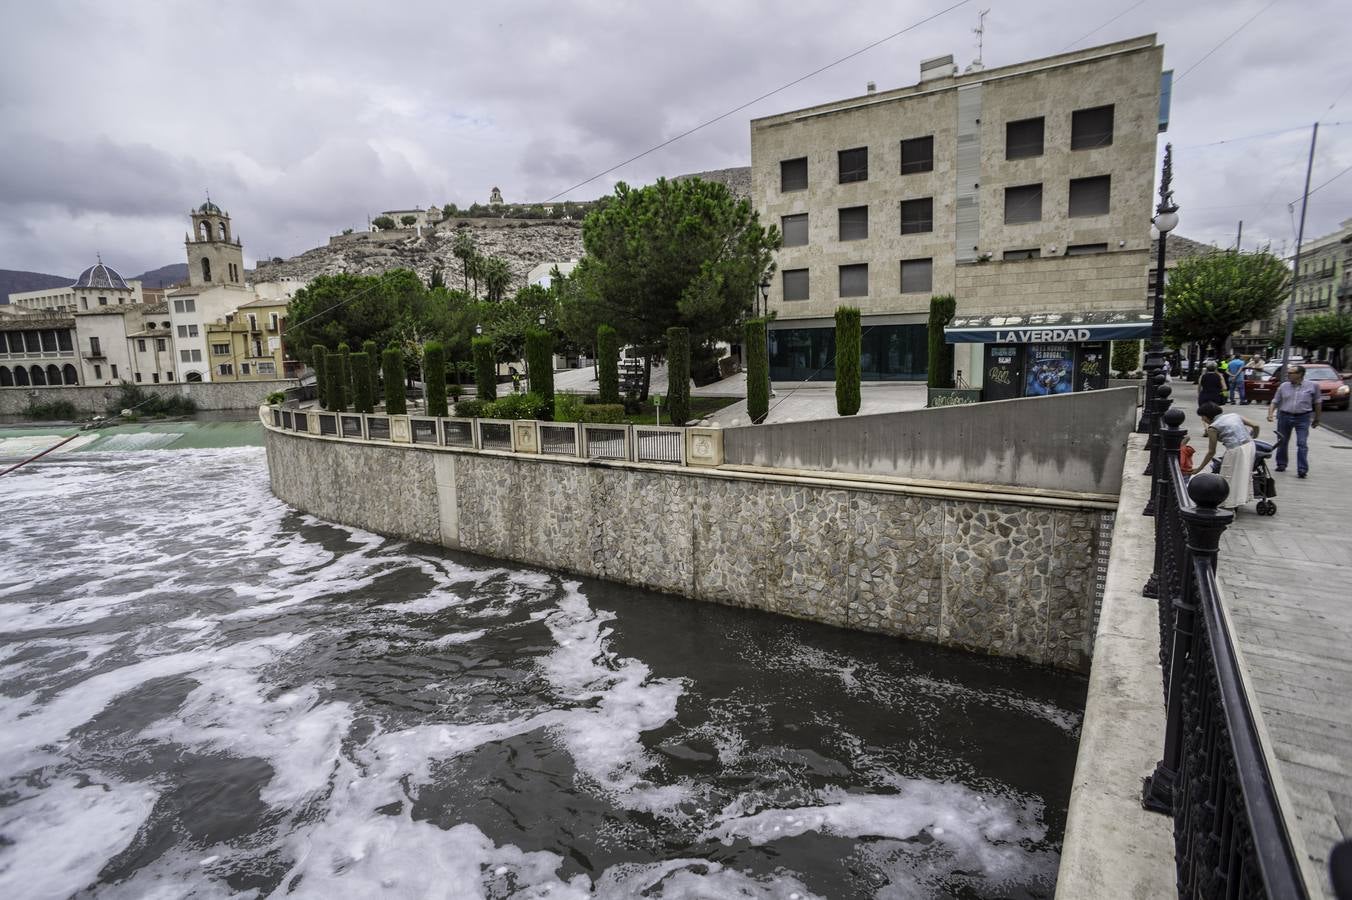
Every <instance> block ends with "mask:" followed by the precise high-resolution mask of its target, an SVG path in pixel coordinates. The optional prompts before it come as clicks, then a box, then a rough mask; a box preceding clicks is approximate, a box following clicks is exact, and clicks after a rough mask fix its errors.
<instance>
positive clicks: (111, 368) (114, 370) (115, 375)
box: [108, 366, 117, 378]
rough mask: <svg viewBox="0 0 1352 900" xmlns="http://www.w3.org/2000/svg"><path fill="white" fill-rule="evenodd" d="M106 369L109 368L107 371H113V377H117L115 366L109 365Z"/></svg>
mask: <svg viewBox="0 0 1352 900" xmlns="http://www.w3.org/2000/svg"><path fill="white" fill-rule="evenodd" d="M108 369H109V371H111V372H112V373H113V377H114V378H116V377H117V366H109V367H108Z"/></svg>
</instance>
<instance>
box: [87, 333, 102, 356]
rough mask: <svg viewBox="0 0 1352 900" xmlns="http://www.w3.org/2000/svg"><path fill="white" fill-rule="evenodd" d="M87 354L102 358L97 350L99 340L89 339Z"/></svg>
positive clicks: (100, 352)
mask: <svg viewBox="0 0 1352 900" xmlns="http://www.w3.org/2000/svg"><path fill="white" fill-rule="evenodd" d="M89 352H90V353H91V354H92V355H94V356H102V355H103V353H102V351H101V350H100V349H99V339H98V338H96V337H92V338H90V339H89Z"/></svg>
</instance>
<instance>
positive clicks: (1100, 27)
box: [1056, 0, 1146, 53]
mask: <svg viewBox="0 0 1352 900" xmlns="http://www.w3.org/2000/svg"><path fill="white" fill-rule="evenodd" d="M1145 2H1146V0H1137V2H1136V3H1134V4H1132V5H1131V6H1128V7H1127V8H1126V9H1124V10H1122V11H1121V12H1120V13H1118V14H1117V15H1115V16H1113V17H1112V18H1111V19H1109V20H1108V21H1106V22H1104V23H1103V24H1102V25H1100V26H1099V27H1097V28H1095V29H1094V30H1093V31H1091V32H1089V33H1088V34H1082V35H1080V36H1079V37H1077V38H1076V39H1075V40H1073V41H1071V42H1070V43H1069V44H1066V45H1065V46H1064V47H1062V48H1061V49H1060V50H1057V51H1056V52H1057V53H1065V52H1066V51H1067V50H1069V49H1070V48H1071V47H1074V46H1075V45H1076V44H1078V43H1079V42H1080V41H1082V40H1084V39H1085V38H1089V37H1093V36H1094V35H1096V34H1098V33H1099V32H1100V31H1102V30H1103V29H1105V28H1107V27H1108V26H1109V25H1111V24H1113V23H1114V22H1116V21H1117V20H1118V19H1120V18H1122V17H1123V16H1125V15H1126V14H1127V13H1129V12H1131V11H1132V10H1133V9H1135V8H1136V7H1138V6H1140V5H1142V4H1143V3H1145Z"/></svg>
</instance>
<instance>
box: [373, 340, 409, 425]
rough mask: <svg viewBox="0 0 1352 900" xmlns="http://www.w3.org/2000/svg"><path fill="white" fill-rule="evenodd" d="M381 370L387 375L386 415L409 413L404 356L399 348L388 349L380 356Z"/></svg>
mask: <svg viewBox="0 0 1352 900" xmlns="http://www.w3.org/2000/svg"><path fill="white" fill-rule="evenodd" d="M380 368H381V370H382V372H383V373H384V375H385V414H386V415H390V416H402V415H404V414H405V413H406V412H408V402H407V400H406V399H405V394H404V354H403V353H402V352H401V351H400V350H399V348H398V347H387V348H386V349H385V352H384V353H382V354H380Z"/></svg>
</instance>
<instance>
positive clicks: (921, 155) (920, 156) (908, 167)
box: [901, 134, 934, 175]
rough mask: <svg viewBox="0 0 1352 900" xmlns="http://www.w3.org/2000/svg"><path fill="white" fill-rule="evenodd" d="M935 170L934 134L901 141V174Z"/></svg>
mask: <svg viewBox="0 0 1352 900" xmlns="http://www.w3.org/2000/svg"><path fill="white" fill-rule="evenodd" d="M932 171H934V135H932V134H931V135H927V136H925V137H921V138H911V139H910V140H909V141H902V142H901V174H903V175H911V174H914V173H916V172H932Z"/></svg>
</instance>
